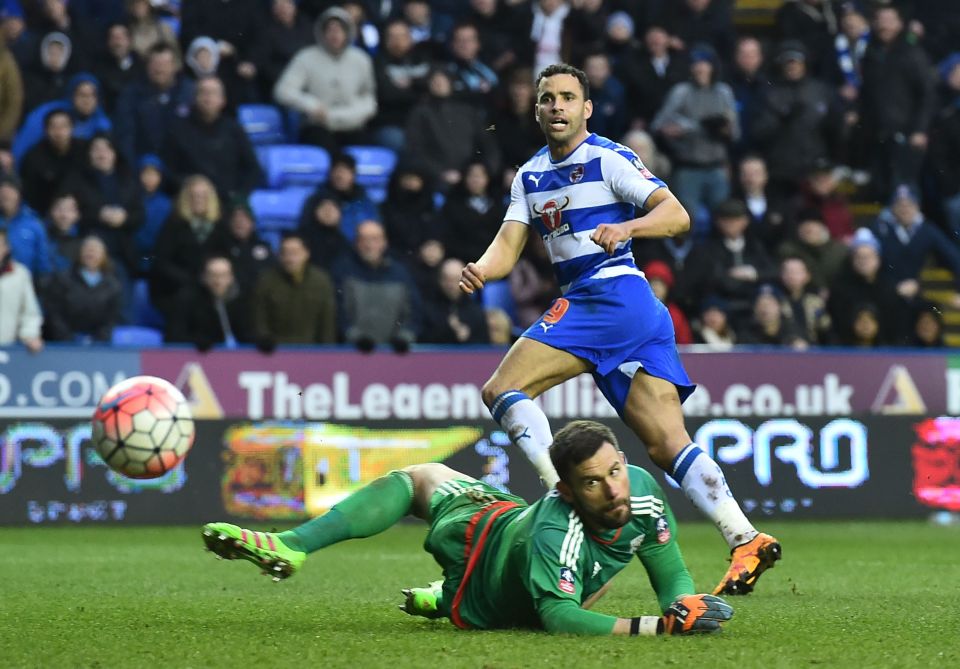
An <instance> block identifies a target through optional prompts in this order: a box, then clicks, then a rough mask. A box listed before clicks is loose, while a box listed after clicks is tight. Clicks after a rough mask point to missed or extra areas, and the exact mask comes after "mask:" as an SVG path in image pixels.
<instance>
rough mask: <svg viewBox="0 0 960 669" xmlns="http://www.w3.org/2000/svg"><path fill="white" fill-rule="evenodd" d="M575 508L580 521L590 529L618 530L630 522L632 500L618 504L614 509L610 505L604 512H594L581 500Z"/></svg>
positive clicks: (577, 501)
mask: <svg viewBox="0 0 960 669" xmlns="http://www.w3.org/2000/svg"><path fill="white" fill-rule="evenodd" d="M575 502H576V503H575V504H574V506H575V507H576V509H577V514H578V515H579V516H580V520H582V521H583V523H584V524H585V525H587V526H588V527H594V528H596V529H604V530H616V529H619V528H621V527H623V526H624V525H626V524H627V523H628V522H630V515H631V514H630V500H629V499H625V500H623V501H622V502H617V503H616V504H615V505H614V506H613V507H612V508H611V507H610V506H609V505H608V506H607V507H606V508H605V509H602V510H593V509H589V508H587V507H586V505H584V504H582V503H581V502H580V501H579V500H575Z"/></svg>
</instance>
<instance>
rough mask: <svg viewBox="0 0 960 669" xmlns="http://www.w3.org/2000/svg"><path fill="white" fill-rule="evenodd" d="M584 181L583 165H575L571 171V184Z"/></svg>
mask: <svg viewBox="0 0 960 669" xmlns="http://www.w3.org/2000/svg"><path fill="white" fill-rule="evenodd" d="M582 179H583V165H574V167H573V169H572V170H570V183H572V184H575V183H579V182H580V181H581V180H582Z"/></svg>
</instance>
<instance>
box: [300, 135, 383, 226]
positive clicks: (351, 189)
mask: <svg viewBox="0 0 960 669" xmlns="http://www.w3.org/2000/svg"><path fill="white" fill-rule="evenodd" d="M330 196H332V197H334V198H336V199H337V200H338V201H339V204H340V231H341V232H342V233H343V235H344V237H346V238H347V239H348V240H349V241H351V242H352V241H353V238H354V237H355V236H356V232H357V225H359V223H360V222H361V221H364V220H366V219H373V220H379V219H380V214H379V212H378V211H377V205H375V204H374V203H373V201H372V200H371V199H370V198H369V197H367V192H366V191H365V190H364V188H363V186H360V185H359V184H357V161H356V160H355V159H354V158H353V156H351V155H350V154H349V153H341V154H338V155H336V156H334V157H333V161H332V162H331V164H330V175H329V176H328V178H327V183H326V184H325V185H323V186H320V187H319V188H317V190H316V191H314V193H313V195H311V196H310V197H309V198H307V201H306V202H305V203H304V205H303V209H302V210H301V213H300V223H301V225H303V224H304V222H309V221H310V220H311V212H313V211H314V210H315V209H316V206H317V203H318V202H319V201H320V200H321V199H323V198H325V197H330Z"/></svg>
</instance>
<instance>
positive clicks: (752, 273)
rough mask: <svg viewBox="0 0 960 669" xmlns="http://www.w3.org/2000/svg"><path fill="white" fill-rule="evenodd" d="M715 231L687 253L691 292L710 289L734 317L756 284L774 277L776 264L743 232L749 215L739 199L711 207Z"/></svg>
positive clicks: (747, 302) (747, 307)
mask: <svg viewBox="0 0 960 669" xmlns="http://www.w3.org/2000/svg"><path fill="white" fill-rule="evenodd" d="M713 217H714V225H715V227H716V232H717V234H716V235H715V236H714V237H712V238H711V239H708V240H707V241H705V242H703V243H701V244H699V245H696V246H695V247H694V249H693V251H691V253H690V257H689V259H688V261H687V267H689V268H690V273H691V274H692V277H691V288H690V290H691V293H692V294H693V295H705V294H707V293H714V294H715V295H717V296H718V297H721V298H723V299H725V300H727V302H728V304H729V308H730V313H731V315H732V316H733V317H734V318H736V317H737V316H739V315H741V314H745V313H746V312H747V311H749V310H750V306H751V304H752V302H753V298H754V296H755V295H756V292H757V287H758V286H761V285H764V284H766V283H772V282H773V281H775V280H776V267H775V266H774V264H773V261H772V260H771V259H770V256H768V255H767V252H766V251H765V250H764V248H763V245H762V244H761V243H760V242H759V240H757V239H756V238H755V237H753V236H749V235H747V234H746V233H747V227H748V226H749V225H750V216H749V212H748V210H747V208H746V206H745V205H744V204H743V202H741V201H740V200H727V201H725V202H722V203H721V204H720V205H719V206H718V207H717V208H716V209H715V210H714V215H713Z"/></svg>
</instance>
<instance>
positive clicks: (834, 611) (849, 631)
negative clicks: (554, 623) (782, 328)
mask: <svg viewBox="0 0 960 669" xmlns="http://www.w3.org/2000/svg"><path fill="white" fill-rule="evenodd" d="M765 529H767V530H768V531H773V532H774V533H776V534H777V535H778V536H779V537H780V539H781V540H782V542H783V545H784V552H785V557H784V560H783V561H782V562H781V563H780V564H779V565H778V567H777V568H776V569H774V570H773V571H771V572H769V573H768V574H767V575H766V576H765V577H764V578H763V580H762V581H761V583H760V588H759V590H758V592H757V593H756V594H754V595H751V596H749V597H745V598H739V599H734V600H733V602H732V603H733V604H734V605H735V607H736V611H737V612H736V616H735V617H734V619H733V621H732V622H731V623H730V624H729V625H728V626H727V628H726V630H725V631H724V632H723V633H722V634H720V635H714V636H710V637H693V638H666V639H663V638H661V639H631V638H600V639H596V638H575V637H551V636H548V635H546V634H543V633H536V632H462V631H458V630H456V629H455V628H454V627H453V626H452V625H451V624H449V623H448V622H446V621H426V620H421V619H415V618H411V617H408V616H405V615H403V614H402V613H400V612H399V611H398V610H397V609H396V605H397V604H398V603H399V601H400V596H399V589H400V588H401V587H403V586H407V585H422V584H425V583H427V582H428V581H429V580H431V579H433V578H435V577H436V576H437V569H436V567H435V566H434V564H433V562H432V559H431V558H430V557H429V556H428V555H427V554H426V553H424V552H423V551H422V550H421V548H420V545H421V542H422V540H423V534H424V530H423V528H422V527H420V526H416V525H404V526H401V527H398V528H395V529H393V530H391V531H390V532H388V533H386V534H384V535H381V536H379V537H376V538H374V539H368V540H365V541H352V542H348V543H346V544H341V545H339V546H335V547H333V548H330V549H327V550H325V551H323V552H321V553H318V554H316V555H314V556H312V557H311V558H310V560H308V562H307V565H306V567H305V568H304V569H303V571H302V572H301V573H300V574H298V575H297V576H296V577H294V578H293V579H291V580H289V581H286V582H282V583H272V582H271V581H269V580H268V579H267V578H266V577H262V576H259V575H258V574H257V570H256V568H255V567H253V566H252V565H250V564H249V563H247V562H239V561H238V562H220V561H217V560H215V559H214V558H213V556H212V555H211V554H209V553H204V552H203V550H201V541H200V532H199V528H134V529H127V528H108V529H102V528H42V529H35V528H30V529H3V530H0V667H146V666H148V665H149V666H153V667H197V668H200V667H210V666H214V667H251V666H258V667H265V668H266V667H270V668H272V667H315V668H317V669H325V668H327V667H351V668H354V669H364V668H366V667H390V668H391V669H395V668H399V667H414V666H416V667H418V668H426V669H447V668H453V667H561V668H562V667H567V668H570V669H580V668H581V667H604V668H607V667H631V668H633V667H640V668H643V667H647V668H652V667H657V666H661V665H670V666H681V665H682V666H683V667H686V668H700V667H702V668H704V669H712V668H713V667H738V668H742V667H763V668H764V669H769V668H771V667H807V666H825V667H839V666H850V667H863V668H865V669H866V668H871V669H872V668H873V667H934V666H938V667H957V666H960V531H958V530H957V529H955V528H937V527H931V526H928V525H925V524H920V523H836V522H834V523H826V522H820V523H803V524H800V523H784V524H780V525H773V526H768V525H767V524H765ZM681 544H682V545H683V547H684V553H685V555H686V558H687V561H688V563H689V565H690V569H691V571H692V572H693V575H694V579H695V580H696V582H697V585H698V587H700V588H702V589H704V590H708V589H709V588H710V587H711V586H712V585H713V584H714V582H715V581H716V580H718V578H719V576H720V575H721V574H722V572H723V570H724V568H725V562H724V559H723V555H724V552H725V551H724V550H723V547H722V544H721V542H720V539H719V537H717V535H716V533H715V532H714V531H713V530H712V528H710V527H707V526H706V525H689V526H686V527H685V528H683V532H682V537H681ZM599 610H601V611H605V612H609V613H619V614H623V615H639V614H641V613H652V612H654V610H655V604H654V600H653V597H652V595H651V593H650V591H649V586H648V585H647V583H646V579H645V575H644V573H643V569H642V568H641V566H640V565H639V564H635V565H631V566H630V567H628V568H627V569H626V570H624V571H623V572H622V573H621V575H620V577H618V580H617V582H616V583H615V585H614V588H613V589H612V592H611V593H610V595H608V596H607V598H606V599H605V600H604V601H602V602H601V604H600V606H599Z"/></svg>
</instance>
